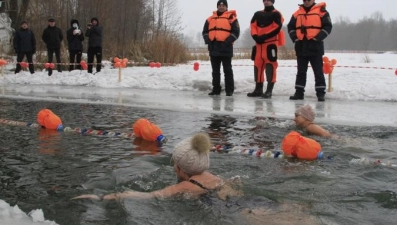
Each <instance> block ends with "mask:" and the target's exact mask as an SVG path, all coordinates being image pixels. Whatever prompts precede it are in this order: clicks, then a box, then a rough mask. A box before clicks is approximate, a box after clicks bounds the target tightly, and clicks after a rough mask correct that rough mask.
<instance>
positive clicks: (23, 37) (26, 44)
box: [14, 28, 36, 54]
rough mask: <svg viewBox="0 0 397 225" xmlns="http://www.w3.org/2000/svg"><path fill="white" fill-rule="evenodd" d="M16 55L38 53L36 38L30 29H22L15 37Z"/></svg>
mask: <svg viewBox="0 0 397 225" xmlns="http://www.w3.org/2000/svg"><path fill="white" fill-rule="evenodd" d="M14 50H15V52H16V53H33V54H34V53H36V38H35V36H34V33H33V31H31V30H30V29H22V28H21V29H20V30H18V31H17V32H16V33H15V35H14Z"/></svg>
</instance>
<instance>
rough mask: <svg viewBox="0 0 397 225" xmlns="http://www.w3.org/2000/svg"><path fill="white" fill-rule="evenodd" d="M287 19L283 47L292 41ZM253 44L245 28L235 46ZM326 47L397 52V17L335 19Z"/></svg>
mask: <svg viewBox="0 0 397 225" xmlns="http://www.w3.org/2000/svg"><path fill="white" fill-rule="evenodd" d="M331 16H332V14H331ZM288 22H289V20H286V21H285V22H284V27H283V30H284V31H285V34H286V48H287V49H292V48H293V43H292V41H291V40H290V38H289V36H288V33H287V29H286V26H287V23H288ZM200 44H202V43H200ZM253 44H254V41H253V40H252V37H251V34H250V29H246V30H244V31H243V32H242V33H241V36H240V39H239V40H238V41H237V42H236V43H235V46H236V47H242V48H250V47H251V46H252V45H253ZM325 46H326V49H327V50H351V51H397V19H391V20H385V19H384V18H383V16H382V13H380V12H375V13H373V14H372V15H371V16H369V17H364V18H363V19H360V20H359V21H357V22H355V23H353V22H350V20H349V19H348V18H347V17H340V18H336V19H334V21H333V30H332V33H331V35H330V36H329V37H328V38H327V39H326V40H325Z"/></svg>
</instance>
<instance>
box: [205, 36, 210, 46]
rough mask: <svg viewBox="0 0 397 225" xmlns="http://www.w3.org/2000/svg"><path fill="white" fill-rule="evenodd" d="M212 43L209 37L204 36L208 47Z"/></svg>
mask: <svg viewBox="0 0 397 225" xmlns="http://www.w3.org/2000/svg"><path fill="white" fill-rule="evenodd" d="M210 42H211V40H210V38H209V37H208V35H206V36H204V43H205V44H206V45H208V44H209V43H210Z"/></svg>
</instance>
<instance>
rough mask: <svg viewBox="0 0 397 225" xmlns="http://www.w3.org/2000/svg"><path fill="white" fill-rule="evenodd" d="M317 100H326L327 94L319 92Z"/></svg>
mask: <svg viewBox="0 0 397 225" xmlns="http://www.w3.org/2000/svg"><path fill="white" fill-rule="evenodd" d="M317 100H318V101H319V102H324V101H325V94H317Z"/></svg>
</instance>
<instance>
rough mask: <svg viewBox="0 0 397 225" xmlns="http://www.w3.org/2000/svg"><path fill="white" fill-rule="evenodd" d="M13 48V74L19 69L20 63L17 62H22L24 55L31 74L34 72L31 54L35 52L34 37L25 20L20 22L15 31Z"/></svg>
mask: <svg viewBox="0 0 397 225" xmlns="http://www.w3.org/2000/svg"><path fill="white" fill-rule="evenodd" d="M14 50H15V53H16V54H17V68H16V69H15V74H17V73H19V71H21V65H20V64H19V63H20V62H22V60H23V58H24V57H25V56H26V60H27V61H28V63H29V71H30V73H31V74H34V66H33V55H34V54H35V53H36V38H35V36H34V33H33V31H32V30H30V29H29V26H28V23H27V22H26V21H23V22H22V23H21V28H20V29H19V30H18V31H17V32H16V33H15V36H14Z"/></svg>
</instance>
